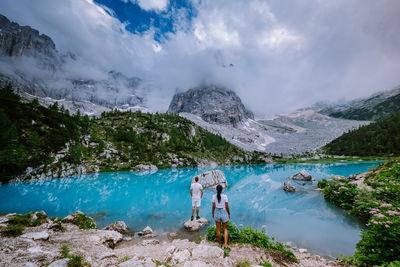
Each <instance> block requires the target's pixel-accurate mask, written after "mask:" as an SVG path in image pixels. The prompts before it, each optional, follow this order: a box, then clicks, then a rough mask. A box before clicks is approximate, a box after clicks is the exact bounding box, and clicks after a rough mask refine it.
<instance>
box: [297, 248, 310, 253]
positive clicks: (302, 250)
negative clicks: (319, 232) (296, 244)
mask: <svg viewBox="0 0 400 267" xmlns="http://www.w3.org/2000/svg"><path fill="white" fill-rule="evenodd" d="M299 252H300V253H307V252H308V251H307V249H305V248H299Z"/></svg>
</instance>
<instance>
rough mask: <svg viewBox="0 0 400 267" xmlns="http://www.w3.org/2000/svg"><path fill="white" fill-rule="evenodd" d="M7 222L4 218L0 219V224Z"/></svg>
mask: <svg viewBox="0 0 400 267" xmlns="http://www.w3.org/2000/svg"><path fill="white" fill-rule="evenodd" d="M6 222H8V218H7V217H5V216H2V217H0V223H6Z"/></svg>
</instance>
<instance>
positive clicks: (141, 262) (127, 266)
mask: <svg viewBox="0 0 400 267" xmlns="http://www.w3.org/2000/svg"><path fill="white" fill-rule="evenodd" d="M118 266H119V267H138V266H143V267H156V266H157V265H156V264H155V263H154V262H153V261H152V260H151V259H150V258H147V257H141V256H135V257H133V258H132V259H130V260H128V261H124V262H122V263H120V264H119V265H118Z"/></svg>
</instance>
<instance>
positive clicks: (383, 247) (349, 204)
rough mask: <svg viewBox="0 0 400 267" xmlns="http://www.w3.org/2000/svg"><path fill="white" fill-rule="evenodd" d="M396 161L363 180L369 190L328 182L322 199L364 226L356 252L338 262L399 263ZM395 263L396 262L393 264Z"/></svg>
mask: <svg viewBox="0 0 400 267" xmlns="http://www.w3.org/2000/svg"><path fill="white" fill-rule="evenodd" d="M399 164H400V159H399V158H397V159H392V160H389V161H386V162H384V163H382V164H381V165H380V166H379V167H377V168H376V169H374V170H373V172H371V173H370V175H368V176H367V178H366V180H365V183H366V184H367V185H369V186H370V187H371V188H372V189H369V190H365V189H358V188H355V187H354V186H352V185H351V184H350V185H349V182H348V181H346V180H344V179H332V180H331V181H328V182H327V184H326V186H325V188H324V190H323V191H322V193H323V194H324V197H325V199H327V200H328V201H330V202H332V203H333V204H335V205H337V206H339V207H342V208H345V209H347V210H349V211H350V213H351V214H354V215H356V216H358V217H359V218H360V219H362V220H363V221H364V222H368V224H367V226H368V229H367V230H366V231H363V232H362V233H361V240H360V241H359V242H358V243H357V245H356V252H355V254H354V255H353V256H351V257H345V258H343V259H342V260H343V261H344V262H346V263H348V264H352V265H360V266H372V265H381V266H396V264H398V262H399V261H400V194H399V192H400V165H399ZM396 261H397V262H396Z"/></svg>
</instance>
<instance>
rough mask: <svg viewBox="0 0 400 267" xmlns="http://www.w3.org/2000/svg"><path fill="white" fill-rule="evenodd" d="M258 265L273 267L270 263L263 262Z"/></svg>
mask: <svg viewBox="0 0 400 267" xmlns="http://www.w3.org/2000/svg"><path fill="white" fill-rule="evenodd" d="M258 265H261V266H264V267H273V266H272V264H271V263H269V262H267V261H264V262H260V263H259V264H258Z"/></svg>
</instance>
